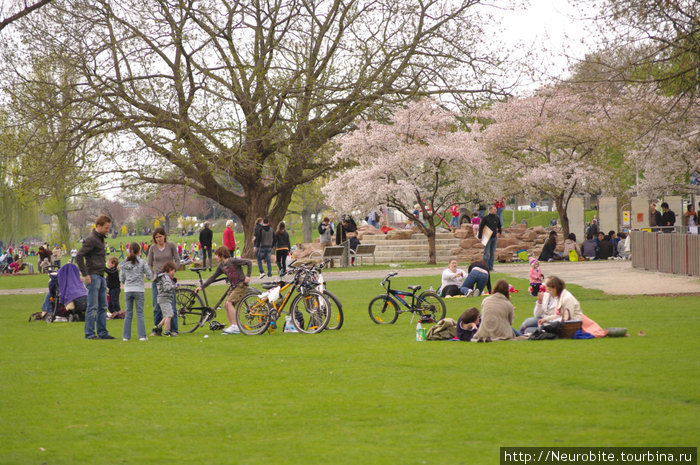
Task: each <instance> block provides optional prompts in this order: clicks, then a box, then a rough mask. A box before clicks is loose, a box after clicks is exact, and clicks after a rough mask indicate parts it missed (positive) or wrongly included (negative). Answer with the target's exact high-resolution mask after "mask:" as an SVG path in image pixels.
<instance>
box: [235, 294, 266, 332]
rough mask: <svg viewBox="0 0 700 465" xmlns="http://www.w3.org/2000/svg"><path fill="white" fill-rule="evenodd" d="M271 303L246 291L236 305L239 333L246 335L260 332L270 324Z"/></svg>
mask: <svg viewBox="0 0 700 465" xmlns="http://www.w3.org/2000/svg"><path fill="white" fill-rule="evenodd" d="M270 307H271V304H270V302H269V301H268V300H267V299H260V298H259V297H258V295H257V294H253V293H248V294H246V295H245V297H243V298H242V299H241V301H240V302H238V306H236V323H237V324H238V329H240V330H241V333H243V334H245V335H248V336H256V335H258V334H262V333H264V332H265V331H266V330H267V327H268V326H270V310H271V308H270Z"/></svg>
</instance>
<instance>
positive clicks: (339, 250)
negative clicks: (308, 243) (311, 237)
mask: <svg viewBox="0 0 700 465" xmlns="http://www.w3.org/2000/svg"><path fill="white" fill-rule="evenodd" d="M345 250H346V246H344V245H337V246H330V247H326V248H325V249H324V250H323V253H321V252H320V251H317V252H314V253H312V254H311V255H309V258H310V259H311V260H319V259H320V261H325V260H327V259H331V260H338V263H339V264H340V266H342V263H343V254H344V253H345Z"/></svg>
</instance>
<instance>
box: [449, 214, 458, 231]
mask: <svg viewBox="0 0 700 465" xmlns="http://www.w3.org/2000/svg"><path fill="white" fill-rule="evenodd" d="M450 226H451V227H453V228H458V227H459V215H457V216H453V217H452V219H451V220H450Z"/></svg>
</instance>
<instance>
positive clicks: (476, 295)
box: [474, 289, 481, 297]
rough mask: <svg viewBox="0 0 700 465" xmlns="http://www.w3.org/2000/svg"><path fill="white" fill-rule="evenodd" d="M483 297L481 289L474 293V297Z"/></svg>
mask: <svg viewBox="0 0 700 465" xmlns="http://www.w3.org/2000/svg"><path fill="white" fill-rule="evenodd" d="M480 295H481V291H480V290H479V289H477V290H475V291H474V297H479V296H480Z"/></svg>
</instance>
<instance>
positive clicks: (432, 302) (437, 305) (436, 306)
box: [416, 291, 447, 323]
mask: <svg viewBox="0 0 700 465" xmlns="http://www.w3.org/2000/svg"><path fill="white" fill-rule="evenodd" d="M417 304H418V305H416V306H417V307H419V309H420V315H421V316H425V315H430V316H432V318H433V321H434V322H436V323H437V322H438V321H440V320H442V319H443V318H445V314H446V313H447V312H446V309H445V301H444V300H442V298H441V297H440V296H439V295H437V293H435V292H433V291H425V292H424V293H422V294H421V295H420V296H418V302H417Z"/></svg>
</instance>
